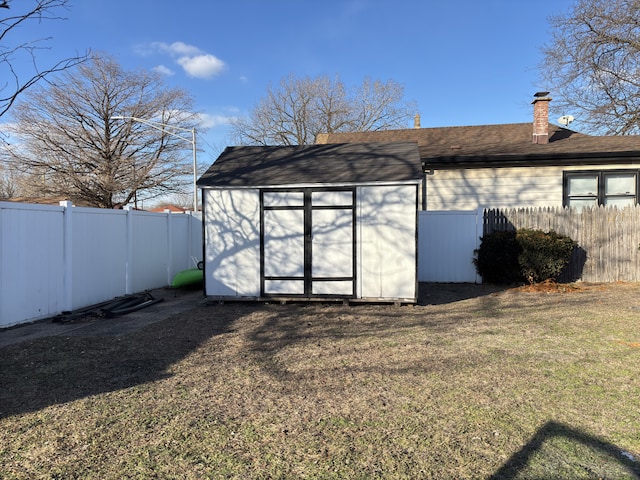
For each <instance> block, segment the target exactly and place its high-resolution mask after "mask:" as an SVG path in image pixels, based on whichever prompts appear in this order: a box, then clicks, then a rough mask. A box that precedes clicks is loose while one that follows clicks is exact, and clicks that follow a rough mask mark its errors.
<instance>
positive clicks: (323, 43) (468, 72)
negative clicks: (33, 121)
mask: <svg viewBox="0 0 640 480" xmlns="http://www.w3.org/2000/svg"><path fill="white" fill-rule="evenodd" d="M14 1H16V2H17V1H20V0H14ZM572 3H573V2H572V0H446V1H435V0H395V1H388V0H324V1H322V2H315V1H310V0H308V1H306V0H180V1H175V0H173V1H168V0H127V1H125V0H73V1H72V4H71V8H70V9H69V10H68V11H67V12H66V13H65V15H66V16H67V18H68V19H67V20H66V21H64V22H45V23H42V24H40V25H38V24H31V25H30V26H29V28H28V29H24V30H23V31H22V32H20V35H22V36H24V38H31V39H34V38H41V37H48V36H51V37H52V39H51V40H50V41H49V42H48V46H49V47H50V49H48V50H42V51H40V52H39V54H38V55H39V57H38V59H39V63H40V64H41V65H42V66H46V64H47V63H48V62H51V61H53V60H56V59H60V58H63V57H66V56H69V55H73V54H74V53H75V52H79V53H82V52H84V51H85V50H86V49H89V48H90V49H92V50H94V51H105V52H108V53H110V54H112V55H114V56H115V57H116V58H117V59H118V61H119V62H120V63H121V64H122V65H123V66H124V67H125V68H127V69H135V68H148V69H154V68H156V69H160V71H162V72H164V73H165V75H166V82H167V84H168V85H170V86H179V87H182V88H184V89H186V90H187V91H189V92H190V93H191V94H192V95H193V97H194V98H195V103H196V108H197V110H198V111H200V112H202V113H203V114H204V118H206V121H207V124H208V126H209V131H208V133H207V135H206V137H204V138H203V142H202V143H201V148H202V149H203V151H202V152H200V154H199V158H200V162H202V163H203V164H209V163H211V161H213V159H215V157H216V156H217V155H218V154H219V153H220V151H221V150H222V149H223V148H224V146H226V145H227V144H228V143H229V138H228V125H227V123H226V121H227V119H228V118H230V117H233V116H237V115H243V114H246V113H247V112H248V111H249V110H250V109H251V107H252V106H253V105H255V103H256V102H257V101H258V100H259V99H260V97H261V96H263V95H264V93H265V92H266V89H267V87H268V86H269V85H270V84H273V85H276V84H277V83H278V82H279V81H280V79H281V78H282V77H284V76H286V75H288V74H290V73H292V74H294V75H296V76H317V75H329V76H335V75H339V76H340V78H341V79H342V80H343V81H344V82H345V83H346V84H347V85H349V86H356V85H358V84H360V83H361V82H362V80H363V79H364V77H366V76H368V77H370V78H372V79H380V80H383V81H386V80H390V79H391V80H394V81H396V82H398V83H400V84H401V85H403V86H404V88H405V96H406V98H407V99H410V100H415V101H416V102H417V105H418V110H419V113H420V115H421V119H422V126H423V127H436V126H453V125H481V124H493V123H514V122H528V121H531V118H532V110H531V105H530V103H531V99H532V96H533V93H535V92H536V91H538V90H544V89H545V88H546V86H545V85H542V84H540V83H539V81H538V80H539V74H538V69H537V67H538V64H539V63H540V61H541V53H540V48H541V47H542V45H543V44H544V43H545V42H547V41H548V40H549V25H548V17H549V16H550V15H555V14H560V13H564V12H566V11H568V10H569V8H570V7H571V5H572ZM0 13H4V12H0ZM552 96H553V92H552ZM5 121H6V120H5ZM411 126H413V123H412V121H411V122H408V123H407V127H411Z"/></svg>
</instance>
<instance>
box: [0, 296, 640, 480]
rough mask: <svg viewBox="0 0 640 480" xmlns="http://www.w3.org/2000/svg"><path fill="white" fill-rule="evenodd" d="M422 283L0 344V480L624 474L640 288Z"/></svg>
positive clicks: (634, 438)
mask: <svg viewBox="0 0 640 480" xmlns="http://www.w3.org/2000/svg"><path fill="white" fill-rule="evenodd" d="M425 287H426V288H427V292H426V293H427V294H428V296H427V297H426V298H427V303H428V304H425V305H419V306H393V305H355V306H344V305H342V304H339V305H331V304H330V305H325V304H310V305H291V304H290V305H279V304H273V305H263V304H252V303H247V304H244V303H242V304H224V305H210V306H201V307H198V308H196V309H195V310H193V311H191V312H189V313H188V314H183V315H180V316H177V317H174V318H171V319H168V320H165V321H162V322H159V323H156V324H154V325H152V326H150V327H147V328H146V329H144V330H141V331H139V332H137V333H134V334H129V335H126V336H121V337H84V338H82V337H68V338H60V337H51V338H45V339H40V340H37V341H33V342H31V343H25V344H21V345H16V346H11V347H6V348H3V349H0V478H2V479H4V480H6V479H13V478H20V479H22V478H25V479H27V478H28V479H35V478H65V479H66V478H96V479H121V478H140V479H147V478H163V479H165V478H166V479H171V478H176V479H202V478H242V479H245V478H246V479H261V478H264V479H266V478H296V479H297V478H335V479H347V478H349V479H358V478H361V479H369V478H411V479H418V478H438V479H443V478H495V479H498V478H503V479H525V478H527V479H543V478H570V479H573V478H610V479H623V478H630V479H637V478H640V284H614V285H607V286H602V285H594V286H574V287H573V288H568V289H565V291H551V292H545V291H529V290H527V289H508V290H504V291H499V292H495V293H489V292H488V291H487V290H486V289H484V288H483V287H480V286H467V287H465V288H466V291H465V292H464V294H462V293H461V291H458V290H456V289H457V288H459V289H462V288H463V287H456V286H452V285H449V286H438V285H433V286H432V285H426V286H425ZM104 321H108V320H104Z"/></svg>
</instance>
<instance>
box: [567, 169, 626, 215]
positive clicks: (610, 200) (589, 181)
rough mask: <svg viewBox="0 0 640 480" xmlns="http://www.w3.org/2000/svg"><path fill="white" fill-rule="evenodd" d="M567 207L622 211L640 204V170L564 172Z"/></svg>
mask: <svg viewBox="0 0 640 480" xmlns="http://www.w3.org/2000/svg"><path fill="white" fill-rule="evenodd" d="M563 185H564V188H563V190H564V198H563V206H565V207H575V208H577V209H579V210H580V209H582V208H584V207H595V206H598V205H605V206H616V207H619V208H623V207H626V206H627V205H636V204H637V203H638V171H637V170H603V171H588V172H564V182H563Z"/></svg>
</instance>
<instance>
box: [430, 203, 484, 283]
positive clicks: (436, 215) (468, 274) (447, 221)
mask: <svg viewBox="0 0 640 480" xmlns="http://www.w3.org/2000/svg"><path fill="white" fill-rule="evenodd" d="M478 218H479V215H478V211H477V210H472V211H447V212H429V211H426V212H425V211H422V212H420V213H419V217H418V281H420V282H456V283H477V282H479V281H480V278H479V277H478V275H477V273H476V269H475V266H474V265H473V257H474V250H475V249H476V248H478V245H479V241H480V239H479V237H480V236H481V230H480V231H479V230H478V228H479V223H480V222H478ZM480 218H482V217H481V216H480ZM480 227H481V225H480Z"/></svg>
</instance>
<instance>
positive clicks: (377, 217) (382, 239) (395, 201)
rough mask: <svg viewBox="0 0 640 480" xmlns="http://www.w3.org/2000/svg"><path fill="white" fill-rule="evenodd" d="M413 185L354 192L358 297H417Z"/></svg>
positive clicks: (415, 188)
mask: <svg viewBox="0 0 640 480" xmlns="http://www.w3.org/2000/svg"><path fill="white" fill-rule="evenodd" d="M416 201H417V187H416V185H394V186H384V187H381V186H372V187H359V188H358V189H357V202H358V207H357V212H358V213H357V229H358V238H359V242H358V279H359V281H358V297H360V298H385V299H415V298H417V291H416V289H417V277H416V275H417V264H416V241H417V240H416V228H417V206H416Z"/></svg>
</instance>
